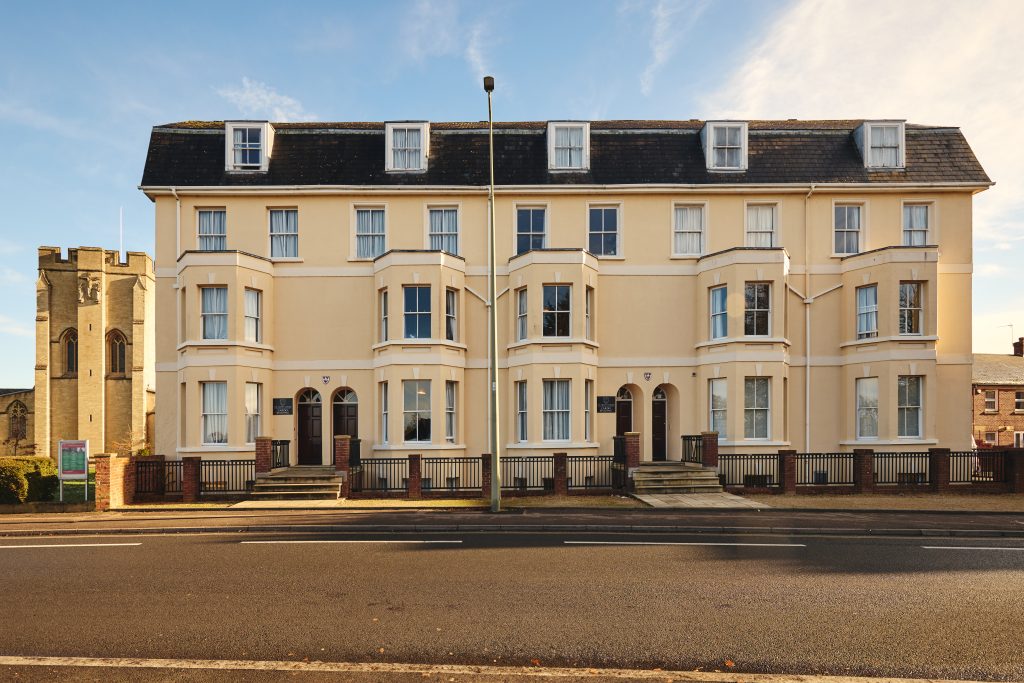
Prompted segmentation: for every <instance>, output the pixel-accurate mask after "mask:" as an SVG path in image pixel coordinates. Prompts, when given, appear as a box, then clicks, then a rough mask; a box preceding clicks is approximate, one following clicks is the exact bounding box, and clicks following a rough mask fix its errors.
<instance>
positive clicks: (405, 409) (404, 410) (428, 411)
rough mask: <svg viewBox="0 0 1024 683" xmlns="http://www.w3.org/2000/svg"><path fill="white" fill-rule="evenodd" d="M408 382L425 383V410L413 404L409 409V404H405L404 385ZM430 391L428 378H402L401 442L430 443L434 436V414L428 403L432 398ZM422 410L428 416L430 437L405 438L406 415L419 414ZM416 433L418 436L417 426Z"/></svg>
mask: <svg viewBox="0 0 1024 683" xmlns="http://www.w3.org/2000/svg"><path fill="white" fill-rule="evenodd" d="M410 382H412V383H413V384H417V385H421V384H425V385H426V388H427V408H426V410H423V409H421V408H419V407H417V406H413V408H412V409H410V408H409V406H408V405H407V403H406V400H405V399H406V391H405V387H406V385H407V384H409V383H410ZM430 392H431V386H430V380H429V379H404V380H402V443H430V442H431V440H432V439H433V438H434V415H433V410H432V407H433V406H432V405H431V403H430V402H431V400H432V398H431V393H430ZM416 395H417V396H418V395H419V394H416ZM417 400H418V399H417ZM424 412H425V413H426V414H427V415H429V416H430V437H429V438H427V439H413V440H411V441H410V440H407V439H406V438H405V423H406V416H407V415H409V414H415V415H419V414H421V413H424ZM416 435H417V436H419V429H418V428H417V430H416Z"/></svg>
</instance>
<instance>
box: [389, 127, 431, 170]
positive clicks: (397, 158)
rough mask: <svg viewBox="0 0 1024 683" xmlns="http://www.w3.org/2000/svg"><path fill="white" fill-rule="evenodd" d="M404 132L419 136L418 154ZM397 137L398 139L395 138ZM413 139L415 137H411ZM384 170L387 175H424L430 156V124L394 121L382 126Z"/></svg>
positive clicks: (413, 140) (413, 141)
mask: <svg viewBox="0 0 1024 683" xmlns="http://www.w3.org/2000/svg"><path fill="white" fill-rule="evenodd" d="M406 131H416V134H417V135H418V136H419V153H418V154H417V153H416V149H417V147H416V145H415V139H412V140H410V139H409V137H410V136H408V135H407V134H405V133H406ZM396 136H398V137H396ZM412 137H413V138H414V137H415V136H412ZM384 140H385V142H384V147H385V149H384V170H385V171H387V172H388V173H424V172H425V171H426V170H427V158H428V157H429V156H430V123H429V122H428V121H394V122H391V123H385V124H384Z"/></svg>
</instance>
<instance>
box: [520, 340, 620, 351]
mask: <svg viewBox="0 0 1024 683" xmlns="http://www.w3.org/2000/svg"><path fill="white" fill-rule="evenodd" d="M538 344H543V345H546V346H551V345H555V344H565V345H569V344H583V345H585V346H589V347H591V348H595V349H597V348H600V346H601V345H600V344H598V343H597V342H596V341H594V340H592V339H582V338H580V337H531V338H528V339H522V340H520V341H517V342H513V343H511V344H508V345H506V346H505V349H506V350H508V351H511V350H512V349H521V348H524V347H526V346H536V345H538Z"/></svg>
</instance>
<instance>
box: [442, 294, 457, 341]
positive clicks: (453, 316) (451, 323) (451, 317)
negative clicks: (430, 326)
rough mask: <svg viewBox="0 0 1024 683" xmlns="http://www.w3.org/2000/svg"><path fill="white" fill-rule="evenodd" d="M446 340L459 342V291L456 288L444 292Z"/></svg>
mask: <svg viewBox="0 0 1024 683" xmlns="http://www.w3.org/2000/svg"><path fill="white" fill-rule="evenodd" d="M444 338H445V339H446V340H448V341H450V342H457V341H459V290H457V289H455V288H454V287H446V288H445V290H444Z"/></svg>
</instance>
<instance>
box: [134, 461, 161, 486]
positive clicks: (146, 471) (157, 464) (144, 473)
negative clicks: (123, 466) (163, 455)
mask: <svg viewBox="0 0 1024 683" xmlns="http://www.w3.org/2000/svg"><path fill="white" fill-rule="evenodd" d="M165 487H166V483H165V476H164V462H163V461H162V460H153V461H148V460H137V461H136V462H135V493H137V494H138V493H155V494H163V493H164V491H165Z"/></svg>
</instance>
